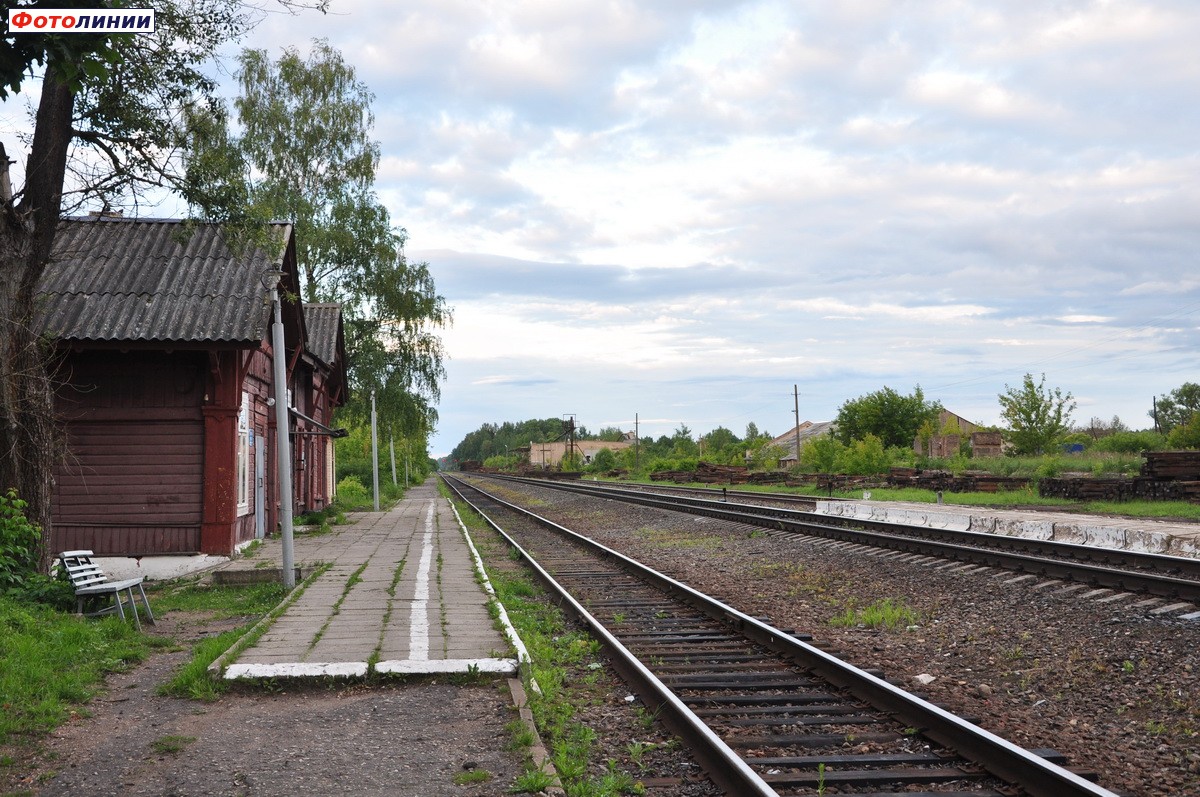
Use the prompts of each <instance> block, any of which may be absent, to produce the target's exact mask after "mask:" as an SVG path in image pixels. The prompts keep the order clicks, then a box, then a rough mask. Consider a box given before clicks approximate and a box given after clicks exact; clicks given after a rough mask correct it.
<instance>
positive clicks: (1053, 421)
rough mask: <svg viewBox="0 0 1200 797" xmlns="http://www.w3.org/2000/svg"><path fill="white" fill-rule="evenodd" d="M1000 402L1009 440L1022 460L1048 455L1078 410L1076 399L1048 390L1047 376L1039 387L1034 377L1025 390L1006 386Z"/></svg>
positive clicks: (1027, 376) (1025, 381) (1029, 377)
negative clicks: (1035, 455) (1024, 457)
mask: <svg viewBox="0 0 1200 797" xmlns="http://www.w3.org/2000/svg"><path fill="white" fill-rule="evenodd" d="M998 398H999V401H1000V416H1001V417H1002V418H1003V419H1004V420H1005V422H1006V423H1007V424H1008V432H1007V433H1006V437H1007V438H1008V441H1009V442H1010V443H1011V444H1012V453H1013V454H1014V455H1018V456H1019V455H1021V454H1041V453H1044V452H1046V451H1048V450H1049V449H1050V448H1051V447H1052V446H1053V445H1055V444H1056V443H1057V442H1058V441H1059V440H1060V439H1061V438H1062V437H1063V435H1064V434H1065V433H1066V431H1067V429H1068V428H1069V427H1070V424H1071V413H1072V412H1073V411H1074V410H1075V400H1074V397H1073V396H1072V395H1071V394H1070V393H1067V394H1065V395H1064V394H1063V392H1062V390H1060V389H1059V388H1057V387H1056V388H1053V389H1051V388H1048V387H1046V375H1045V374H1042V378H1041V381H1039V382H1038V383H1037V384H1036V385H1035V384H1034V383H1033V376H1032V375H1031V374H1025V377H1024V379H1023V380H1022V383H1021V387H1019V388H1014V387H1009V386H1008V385H1005V386H1004V392H1003V393H1001V394H1000V395H999V396H998Z"/></svg>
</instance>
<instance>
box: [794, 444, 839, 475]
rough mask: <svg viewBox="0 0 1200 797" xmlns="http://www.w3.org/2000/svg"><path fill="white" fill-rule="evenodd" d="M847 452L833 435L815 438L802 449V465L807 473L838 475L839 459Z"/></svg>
mask: <svg viewBox="0 0 1200 797" xmlns="http://www.w3.org/2000/svg"><path fill="white" fill-rule="evenodd" d="M845 450H846V447H845V446H844V445H842V444H841V443H840V442H839V441H838V439H837V438H836V437H834V436H833V435H827V434H823V435H820V436H818V437H813V438H811V439H809V440H806V441H805V443H804V445H802V446H801V447H800V464H801V465H802V466H803V467H804V469H805V470H807V471H813V472H816V473H836V472H837V467H838V464H837V463H838V459H839V458H840V457H841V456H842V452H844V451H845Z"/></svg>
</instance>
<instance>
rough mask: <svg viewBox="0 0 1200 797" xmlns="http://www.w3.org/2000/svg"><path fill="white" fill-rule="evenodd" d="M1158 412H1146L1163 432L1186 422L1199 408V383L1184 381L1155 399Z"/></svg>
mask: <svg viewBox="0 0 1200 797" xmlns="http://www.w3.org/2000/svg"><path fill="white" fill-rule="evenodd" d="M1157 407H1158V414H1157V415H1155V412H1154V410H1153V409H1151V410H1150V412H1149V413H1148V414H1149V415H1150V417H1151V418H1154V419H1155V421H1156V422H1157V424H1158V428H1159V429H1161V430H1162V431H1163V432H1164V433H1167V432H1170V431H1171V430H1172V429H1174V428H1175V427H1176V426H1182V425H1183V424H1186V423H1187V422H1188V421H1189V420H1190V419H1191V418H1192V416H1193V415H1195V414H1196V411H1197V410H1200V384H1196V383H1195V382H1184V383H1183V384H1182V385H1180V386H1179V387H1177V388H1175V389H1174V390H1172V391H1171V392H1170V393H1168V394H1167V395H1165V396H1162V397H1160V398H1159V399H1158V401H1157Z"/></svg>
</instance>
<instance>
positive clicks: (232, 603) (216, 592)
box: [149, 582, 287, 619]
mask: <svg viewBox="0 0 1200 797" xmlns="http://www.w3.org/2000/svg"><path fill="white" fill-rule="evenodd" d="M149 595H150V597H151V598H152V600H153V606H154V611H155V612H156V613H158V614H166V613H167V612H208V613H210V614H212V616H213V617H214V619H225V618H230V617H242V616H245V615H251V614H264V613H266V612H268V611H270V610H271V609H272V608H273V607H274V606H276V605H277V604H278V603H279V602H280V601H281V600H283V599H284V598H285V597H286V596H287V590H286V589H284V587H283V585H282V584H275V583H269V582H268V583H263V584H247V585H245V586H206V585H202V584H199V583H195V582H193V583H190V584H186V585H184V586H178V585H176V586H174V587H172V586H165V587H157V588H155V589H154V590H153V591H150V592H149Z"/></svg>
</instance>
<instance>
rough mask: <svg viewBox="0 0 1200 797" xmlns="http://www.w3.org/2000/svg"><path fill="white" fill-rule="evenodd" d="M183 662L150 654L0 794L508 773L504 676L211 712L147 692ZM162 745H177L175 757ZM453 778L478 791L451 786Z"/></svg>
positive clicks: (1, 782) (507, 776)
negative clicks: (150, 655)
mask: <svg viewBox="0 0 1200 797" xmlns="http://www.w3.org/2000/svg"><path fill="white" fill-rule="evenodd" d="M234 625H236V623H234V622H229V621H224V622H212V621H207V620H204V619H203V618H196V617H191V616H183V615H179V614H174V615H172V616H170V617H167V618H165V619H164V620H163V621H162V622H160V623H159V625H158V626H157V627H156V629H155V633H158V634H164V635H166V636H173V637H174V638H175V639H177V640H179V641H180V642H181V643H182V645H183V646H184V647H185V648H190V646H191V644H192V643H193V642H195V641H197V640H199V639H201V638H203V637H205V636H208V635H211V634H216V633H220V632H221V631H224V630H226V629H227V628H229V627H231V626H234ZM189 658H190V652H189V651H188V650H176V651H170V652H162V653H157V654H155V655H153V656H152V657H151V658H150V659H148V660H147V661H145V662H143V663H142V664H140V665H138V666H137V667H135V668H134V669H132V670H130V671H128V672H125V673H120V674H117V675H114V676H111V677H110V678H109V681H108V687H107V689H106V690H105V692H104V693H103V694H101V695H98V696H97V697H96V698H94V699H93V700H92V701H91V703H89V704H88V707H87V708H88V710H89V712H90V713H91V716H89V717H78V718H75V719H73V720H72V721H71V722H69V723H67V724H66V725H64V726H62V727H60V728H59V729H58V730H56V731H55V732H54V733H53V734H52V735H51V736H50V737H49V738H47V739H46V740H45V741H44V743H42V744H41V745H39V749H38V751H37V752H36V753H33V752H31V751H30V750H28V749H25V750H23V751H21V750H18V751H14V750H11V749H10V750H7V751H5V753H6V754H7V755H9V756H11V757H13V758H15V759H16V761H15V764H14V765H13V766H9V767H5V768H3V769H0V793H5V794H8V793H15V794H36V795H78V794H89V795H93V794H94V795H118V794H119V795H179V796H180V797H183V796H184V795H247V796H248V797H250V796H254V795H306V794H334V793H352V794H360V795H377V794H378V795H384V794H386V795H414V797H416V796H417V795H420V797H427V796H433V797H437V796H439V795H447V796H452V797H485V796H486V797H491V796H492V795H502V794H505V793H507V790H508V788H509V787H510V786H511V785H512V783H513V781H514V779H515V778H516V777H517V776H518V775H519V774H520V772H521V770H522V765H521V759H520V755H519V754H518V753H513V752H509V751H508V750H507V749H506V748H507V744H508V742H509V739H510V738H511V737H510V734H509V733H508V732H507V731H506V730H505V725H506V723H508V722H509V721H510V720H511V719H513V718H514V717H515V716H516V712H515V710H514V709H513V708H512V706H511V698H510V696H509V692H508V690H507V686H506V685H505V682H504V681H502V680H501V681H485V682H482V683H480V684H475V685H467V686H462V685H454V684H451V683H448V682H446V681H445V680H442V681H433V680H426V681H422V682H420V683H409V684H396V685H382V686H365V685H353V686H342V687H339V688H332V687H325V686H313V685H309V686H303V687H297V686H294V685H289V686H282V687H281V688H280V689H279V691H266V690H261V689H258V690H250V689H245V688H239V689H236V690H235V691H232V692H230V693H227V694H226V695H224V696H223V697H222V698H221V699H220V700H219V701H217V702H214V703H201V702H196V701H190V700H182V699H178V698H171V697H163V696H160V695H157V694H155V691H156V689H157V687H158V686H159V684H161V683H163V682H165V681H166V680H167V679H169V678H170V677H171V676H172V675H173V673H174V672H175V671H176V670H177V669H178V668H179V667H180V666H182V665H183V664H184V663H186V662H187V661H188V659H189ZM174 748H178V749H177V751H175V750H174ZM466 769H476V770H483V771H486V772H487V773H489V774H490V775H491V778H490V779H489V780H488V781H486V782H483V783H477V784H472V785H463V786H459V785H456V784H455V783H454V778H455V776H456V775H458V774H460V773H462V772H464V771H465V770H466Z"/></svg>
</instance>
